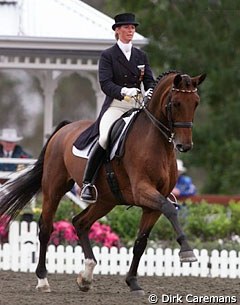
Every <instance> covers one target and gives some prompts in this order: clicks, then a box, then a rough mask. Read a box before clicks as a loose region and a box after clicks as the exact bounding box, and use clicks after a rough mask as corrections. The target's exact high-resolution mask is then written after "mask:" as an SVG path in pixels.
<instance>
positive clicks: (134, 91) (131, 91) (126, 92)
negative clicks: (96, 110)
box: [121, 87, 140, 97]
mask: <svg viewBox="0 0 240 305" xmlns="http://www.w3.org/2000/svg"><path fill="white" fill-rule="evenodd" d="M138 93H140V90H139V89H138V88H127V87H123V88H122V90H121V95H122V96H130V97H132V96H136V95H138Z"/></svg>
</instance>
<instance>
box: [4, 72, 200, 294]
mask: <svg viewBox="0 0 240 305" xmlns="http://www.w3.org/2000/svg"><path fill="white" fill-rule="evenodd" d="M205 76H206V75H205V74H202V75H199V76H196V77H190V76H189V75H187V74H181V73H178V72H176V71H168V72H165V73H163V74H162V75H160V76H159V77H158V79H157V81H156V85H155V87H154V90H153V95H152V97H151V99H150V100H149V101H148V102H147V103H146V105H144V106H143V107H142V109H141V110H140V112H139V114H138V116H137V118H136V120H135V121H134V124H133V126H132V128H131V130H130V131H129V134H128V137H127V139H126V142H125V153H124V155H123V156H122V158H121V159H120V160H115V159H113V160H112V161H111V165H112V168H113V170H114V172H115V174H116V177H117V180H118V184H119V188H120V190H121V193H122V196H123V198H124V200H125V202H126V204H127V205H129V206H138V207H140V208H142V217H141V221H140V226H139V232H138V236H137V238H136V241H135V243H134V248H133V259H132V262H131V265H130V269H129V272H128V274H127V276H126V283H127V285H128V286H129V288H130V291H131V292H133V293H135V294H139V295H142V294H144V290H143V289H142V288H141V287H140V286H139V284H138V281H137V269H138V265H139V262H140V258H141V256H142V254H143V253H144V250H145V248H146V245H147V240H148V237H149V234H150V232H151V229H152V228H153V226H154V224H155V223H156V221H157V220H158V218H159V217H160V215H161V214H163V215H165V216H166V217H167V218H168V220H169V221H170V223H171V224H172V226H173V229H174V230H175V232H176V235H177V241H178V243H179V245H180V252H179V256H180V260H181V261H182V262H193V261H196V257H195V255H194V253H193V250H192V248H191V247H190V245H189V243H188V241H187V238H186V236H185V235H184V233H183V231H182V229H181V227H180V225H179V222H178V218H177V211H176V208H175V206H174V204H173V202H172V201H171V200H169V199H168V196H169V195H170V193H171V191H172V189H173V187H174V186H175V184H176V181H177V164H176V150H178V151H180V152H187V151H189V150H190V149H191V148H192V146H193V143H192V126H193V119H194V114H195V110H196V107H197V105H198V104H199V102H200V97H199V95H198V92H197V87H198V85H200V84H201V83H202V82H203V80H204V79H205ZM91 123H92V122H90V121H77V122H73V123H69V122H62V123H60V124H59V126H58V127H57V128H56V130H55V131H54V132H53V134H52V135H51V137H50V138H49V139H48V141H47V143H46V144H45V146H44V147H43V149H42V151H41V153H40V155H39V158H38V160H37V162H36V163H35V165H34V167H33V168H32V169H31V170H30V171H28V172H26V173H24V174H23V175H21V176H20V177H19V178H17V179H16V180H13V181H12V182H10V183H8V184H7V185H6V186H5V187H4V190H2V191H1V194H0V200H1V204H0V216H1V217H2V219H3V216H4V215H5V216H6V215H8V216H9V218H10V219H13V218H14V217H15V216H16V215H17V214H18V213H19V212H20V211H21V210H22V209H23V208H24V206H26V205H27V204H28V203H29V201H30V200H31V199H32V197H33V196H34V195H35V194H37V193H38V192H39V191H40V190H41V191H42V194H43V203H42V213H41V216H40V220H39V240H40V253H39V261H38V265H37V268H36V275H37V278H38V284H37V287H36V288H37V290H39V291H42V292H50V286H49V283H48V279H47V269H46V251H47V245H48V242H49V238H50V235H51V233H52V231H53V218H54V215H55V212H56V210H57V207H58V204H59V202H60V199H61V198H62V197H63V196H64V194H65V193H66V192H67V191H69V190H70V189H71V188H72V186H73V184H74V182H77V183H78V185H81V183H82V177H83V172H84V168H85V164H86V160H85V159H83V158H79V157H76V156H74V155H73V154H72V146H73V143H74V142H75V140H76V139H77V137H78V136H79V134H80V133H81V132H82V131H84V130H85V129H86V128H87V127H88V126H90V124H91ZM96 186H97V188H98V190H99V192H98V200H97V202H96V203H95V204H91V205H88V206H87V208H86V209H84V210H83V211H81V213H79V214H78V215H76V216H74V217H73V219H72V223H73V225H74V227H75V229H76V232H77V235H78V237H79V240H80V244H81V246H82V249H83V252H84V256H85V270H84V271H82V272H80V274H79V275H78V277H77V283H78V285H79V288H80V290H82V291H87V290H89V288H90V286H91V284H92V280H93V270H94V267H95V265H96V263H97V261H96V258H95V257H94V254H93V251H92V248H91V245H90V241H89V238H88V232H89V230H90V228H91V226H92V224H93V223H94V222H95V221H97V220H98V219H99V218H101V217H103V216H105V215H106V214H107V213H109V212H110V211H111V210H112V209H113V208H114V207H115V206H116V205H118V204H119V202H117V200H116V198H115V197H114V195H113V193H112V191H111V189H110V187H109V184H108V182H107V178H106V171H105V168H104V166H102V167H101V168H100V170H99V173H98V177H97V180H96ZM4 219H6V217H5V218H4Z"/></svg>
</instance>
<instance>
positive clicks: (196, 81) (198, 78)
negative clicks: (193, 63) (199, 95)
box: [192, 73, 207, 87]
mask: <svg viewBox="0 0 240 305" xmlns="http://www.w3.org/2000/svg"><path fill="white" fill-rule="evenodd" d="M206 76H207V74H206V73H204V74H201V75H199V76H196V77H193V78H192V84H193V86H194V87H197V86H199V85H200V84H201V83H202V82H203V81H204V79H205V78H206Z"/></svg>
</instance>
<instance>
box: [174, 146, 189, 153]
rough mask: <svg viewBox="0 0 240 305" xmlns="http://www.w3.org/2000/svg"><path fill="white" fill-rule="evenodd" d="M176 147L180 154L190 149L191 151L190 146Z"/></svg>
mask: <svg viewBox="0 0 240 305" xmlns="http://www.w3.org/2000/svg"><path fill="white" fill-rule="evenodd" d="M176 147H177V150H178V151H180V152H187V151H189V150H190V149H192V145H191V144H177V145H176Z"/></svg>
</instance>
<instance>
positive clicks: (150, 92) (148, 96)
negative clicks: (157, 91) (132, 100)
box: [144, 88, 153, 100]
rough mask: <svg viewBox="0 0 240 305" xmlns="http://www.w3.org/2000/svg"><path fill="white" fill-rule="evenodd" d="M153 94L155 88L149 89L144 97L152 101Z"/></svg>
mask: <svg viewBox="0 0 240 305" xmlns="http://www.w3.org/2000/svg"><path fill="white" fill-rule="evenodd" d="M152 94H153V88H149V89H148V90H147V91H146V92H145V93H144V97H147V99H148V100H150V99H151V97H152Z"/></svg>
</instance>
